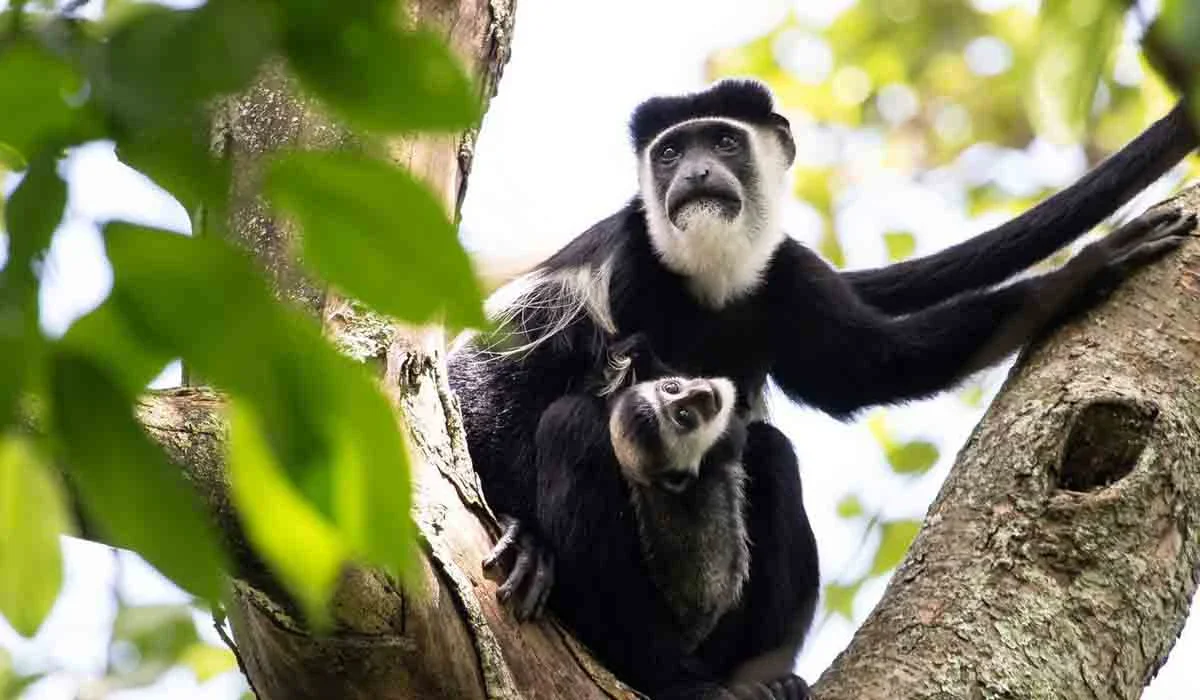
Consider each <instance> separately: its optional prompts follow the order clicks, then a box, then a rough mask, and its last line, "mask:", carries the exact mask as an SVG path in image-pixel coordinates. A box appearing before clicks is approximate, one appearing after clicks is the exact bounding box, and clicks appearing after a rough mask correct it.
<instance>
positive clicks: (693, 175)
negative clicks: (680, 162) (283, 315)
mask: <svg viewBox="0 0 1200 700" xmlns="http://www.w3.org/2000/svg"><path fill="white" fill-rule="evenodd" d="M711 172H712V170H710V169H709V168H707V167H703V168H696V169H694V170H692V171H691V172H690V173H688V174H687V179H688V180H689V181H691V182H704V181H705V180H706V179H708V175H709V173H711Z"/></svg>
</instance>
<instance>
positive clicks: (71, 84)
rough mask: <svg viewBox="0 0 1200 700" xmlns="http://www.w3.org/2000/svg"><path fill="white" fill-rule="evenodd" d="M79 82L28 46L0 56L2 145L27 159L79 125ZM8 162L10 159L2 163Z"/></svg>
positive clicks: (17, 46)
mask: <svg viewBox="0 0 1200 700" xmlns="http://www.w3.org/2000/svg"><path fill="white" fill-rule="evenodd" d="M82 88H83V80H82V79H81V78H80V77H79V75H77V74H76V73H75V71H74V70H73V69H72V68H71V67H70V66H69V65H68V64H67V63H66V62H64V61H62V60H60V59H58V58H57V57H55V56H52V55H50V54H49V53H48V52H46V51H44V50H43V49H41V48H40V47H38V46H36V45H34V44H33V43H31V42H29V41H20V42H17V43H15V44H13V45H10V46H8V47H7V48H4V49H2V52H0V114H3V115H4V117H3V118H2V119H0V142H3V143H4V144H6V145H7V146H9V148H11V149H15V150H16V151H17V152H18V153H20V154H22V155H23V156H25V158H29V157H32V156H33V154H35V153H37V152H38V151H39V150H40V148H41V146H42V145H44V144H48V143H52V142H57V141H60V140H62V139H64V138H68V135H69V134H72V133H74V132H75V131H76V130H77V129H78V128H79V127H80V126H81V120H82V117H83V110H82V109H80V108H78V107H76V106H75V105H74V104H73V103H74V102H76V101H78V100H80V95H81V91H82ZM6 160H8V159H7V158H6Z"/></svg>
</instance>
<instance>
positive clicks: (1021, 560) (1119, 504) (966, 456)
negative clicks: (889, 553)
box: [816, 187, 1200, 700]
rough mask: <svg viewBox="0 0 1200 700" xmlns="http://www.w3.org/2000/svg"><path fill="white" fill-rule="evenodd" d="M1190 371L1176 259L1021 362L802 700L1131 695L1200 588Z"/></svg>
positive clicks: (1195, 394)
mask: <svg viewBox="0 0 1200 700" xmlns="http://www.w3.org/2000/svg"><path fill="white" fill-rule="evenodd" d="M1175 204H1178V205H1181V206H1184V207H1185V208H1187V209H1189V210H1191V211H1200V187H1193V188H1191V189H1190V190H1188V191H1187V192H1185V193H1184V194H1183V195H1181V196H1180V197H1179V198H1177V199H1176V200H1175ZM1198 368H1200V244H1198V243H1196V242H1192V243H1189V244H1188V245H1187V246H1186V247H1185V248H1184V250H1183V251H1181V252H1180V253H1177V254H1173V255H1172V256H1170V257H1169V258H1168V259H1167V260H1166V261H1163V262H1161V263H1159V264H1157V265H1155V266H1153V267H1151V268H1149V269H1147V270H1144V271H1142V272H1140V273H1139V274H1137V275H1136V277H1135V278H1134V279H1133V280H1131V281H1130V282H1129V283H1127V284H1125V285H1123V286H1122V287H1121V288H1120V289H1119V290H1117V292H1116V293H1115V294H1114V295H1113V296H1112V298H1111V299H1110V300H1109V301H1108V303H1106V304H1104V305H1103V306H1102V307H1100V308H1098V309H1096V310H1094V311H1092V312H1090V313H1089V314H1087V315H1086V317H1085V318H1082V319H1079V320H1077V321H1075V322H1073V323H1071V324H1069V325H1068V326H1067V327H1066V328H1063V329H1061V330H1059V331H1058V332H1056V333H1054V334H1053V336H1052V337H1050V338H1048V339H1046V340H1044V341H1043V342H1041V343H1039V344H1037V346H1036V347H1034V348H1031V349H1030V350H1028V351H1026V352H1025V353H1024V354H1023V356H1022V357H1021V358H1020V360H1019V362H1018V363H1017V365H1016V367H1015V368H1014V369H1013V371H1012V374H1011V375H1010V377H1009V379H1008V381H1007V383H1006V384H1005V386H1004V388H1003V390H1002V391H1001V392H1000V394H999V396H997V397H996V400H995V401H994V402H993V404H992V406H991V408H989V410H988V412H987V414H986V415H985V416H984V418H983V420H982V422H981V423H980V424H979V426H978V427H977V428H976V429H975V432H974V433H973V434H972V436H971V438H970V440H968V442H967V444H966V446H965V447H964V448H963V450H962V452H961V453H960V454H959V457H958V460H957V462H956V464H955V466H954V468H953V470H952V471H951V473H950V475H949V477H948V478H947V480H946V483H945V485H944V486H943V487H942V491H941V493H940V494H939V495H938V497H937V499H936V500H935V501H934V503H933V505H932V506H931V508H930V510H929V513H928V515H927V517H926V519H925V524H924V527H923V528H922V530H921V532H920V534H919V535H918V536H917V538H916V541H915V542H914V543H913V545H912V548H911V549H910V550H909V553H908V557H907V558H906V559H905V561H904V562H903V563H902V564H901V565H900V567H899V569H897V571H896V573H895V574H894V575H893V577H892V580H891V582H890V584H889V585H888V588H887V591H886V592H885V594H884V596H883V599H882V600H881V601H880V602H879V605H878V606H876V608H875V610H874V611H873V612H872V613H871V615H870V616H869V617H868V618H867V620H866V622H865V623H864V624H863V625H862V627H861V628H860V629H859V631H858V633H857V634H856V635H855V637H854V640H853V641H852V642H851V644H850V646H849V648H847V649H846V650H845V651H844V652H843V653H842V654H841V655H840V656H839V657H838V658H837V660H836V661H835V662H834V664H833V665H832V667H831V668H830V669H829V670H828V671H827V672H826V673H825V674H824V675H823V676H822V677H821V680H820V682H819V683H818V684H817V686H816V694H817V697H818V698H819V699H821V700H831V699H841V698H845V699H847V700H849V699H851V698H853V699H854V700H872V699H874V698H879V699H880V700H883V699H887V700H893V699H895V698H906V699H917V698H931V699H932V698H1063V697H1071V698H1076V697H1078V698H1085V697H1086V698H1096V699H1097V700H1103V699H1107V698H1114V699H1115V698H1129V699H1132V698H1139V697H1141V694H1142V689H1143V688H1144V687H1145V685H1146V684H1147V683H1148V682H1149V681H1150V680H1151V679H1152V678H1153V676H1154V674H1155V673H1156V672H1157V670H1158V669H1159V667H1161V666H1162V664H1163V663H1164V662H1165V661H1166V658H1167V654H1168V653H1169V652H1170V650H1171V647H1172V646H1173V645H1174V643H1175V640H1176V638H1177V637H1178V636H1179V632H1180V630H1182V628H1183V625H1184V622H1185V620H1186V619H1187V615H1188V607H1189V604H1190V601H1191V598H1192V595H1193V594H1194V593H1195V591H1196V585H1197V576H1198V575H1200V568H1198V567H1200V468H1197V464H1200V459H1198V457H1200V447H1197V445H1200V372H1198V371H1197V369H1198Z"/></svg>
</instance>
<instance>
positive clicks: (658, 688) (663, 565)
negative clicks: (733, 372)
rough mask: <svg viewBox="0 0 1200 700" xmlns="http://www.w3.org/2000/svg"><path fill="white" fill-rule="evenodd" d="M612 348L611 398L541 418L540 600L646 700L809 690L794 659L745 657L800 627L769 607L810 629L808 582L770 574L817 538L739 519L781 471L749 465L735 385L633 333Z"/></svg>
mask: <svg viewBox="0 0 1200 700" xmlns="http://www.w3.org/2000/svg"><path fill="white" fill-rule="evenodd" d="M613 354H614V357H616V358H617V359H618V360H619V365H618V366H617V367H616V368H615V369H614V370H613V371H610V372H608V373H607V376H606V377H605V381H604V382H603V383H604V385H605V387H606V392H602V393H606V394H607V398H604V397H601V396H598V395H597V392H594V391H592V392H581V393H579V394H573V395H570V396H566V397H563V398H561V399H559V400H558V401H556V402H555V403H554V404H553V405H552V406H551V408H550V409H549V410H547V411H546V413H545V414H544V415H543V417H542V420H541V421H540V423H539V426H538V431H537V440H536V449H537V468H538V481H539V486H540V487H541V488H543V489H544V491H543V493H542V494H541V495H542V497H541V498H540V499H539V502H538V507H537V521H538V527H539V528H540V530H541V531H542V532H543V533H544V535H545V537H546V538H547V541H548V543H549V544H550V545H551V546H552V547H553V549H554V551H555V552H556V555H557V560H556V563H555V581H554V587H553V590H552V591H549V592H548V593H549V606H550V608H551V610H553V611H554V613H555V614H556V615H558V616H559V617H560V618H561V619H562V620H563V621H564V622H566V623H567V625H568V626H569V627H570V628H571V629H572V631H573V632H574V633H575V634H576V635H577V636H578V638H579V639H580V641H582V642H583V643H584V644H585V645H587V646H588V647H590V648H591V649H592V650H593V651H594V652H595V653H596V654H597V655H598V656H599V658H600V659H601V661H602V662H604V663H605V664H606V665H608V666H609V667H610V668H611V669H612V670H613V671H614V672H615V673H616V674H617V676H618V677H620V678H621V679H622V680H624V681H626V682H627V683H629V684H631V685H633V686H634V687H635V688H637V689H638V690H640V691H642V692H645V693H648V694H650V695H651V696H652V697H653V698H655V699H656V700H657V699H659V698H702V699H703V698H710V699H713V700H717V699H722V698H743V697H745V698H751V697H753V698H779V699H784V700H791V699H800V698H805V697H807V693H808V690H807V685H806V684H805V683H804V681H803V680H802V679H800V678H799V677H797V676H795V675H794V674H792V673H791V669H790V664H784V665H783V666H782V667H781V666H780V665H778V664H775V665H768V666H767V667H766V668H765V670H761V669H758V668H757V667H758V666H760V664H757V662H756V657H758V656H761V655H762V654H763V653H764V652H769V651H770V650H771V649H774V648H775V647H777V646H778V645H779V643H780V641H781V640H782V639H784V638H786V637H787V634H789V633H790V634H796V633H797V630H796V629H795V628H794V626H791V625H783V626H781V625H779V624H777V622H775V621H773V620H768V619H763V618H764V615H765V614H766V613H767V612H768V611H770V612H772V613H775V614H776V620H777V619H780V616H782V617H783V618H786V619H787V620H788V621H789V622H791V621H794V620H802V621H803V628H807V625H808V622H809V621H810V620H811V615H812V610H811V601H812V600H815V586H816V580H815V579H812V580H808V581H803V580H801V581H797V580H795V579H793V578H789V577H788V576H786V575H785V576H781V577H779V578H772V577H773V575H774V574H776V573H777V572H779V571H793V572H801V573H802V572H805V571H815V565H816V562H815V556H816V549H815V542H814V541H813V539H812V536H811V531H809V530H807V521H805V522H804V523H800V524H795V529H796V530H797V531H798V532H797V534H798V533H799V531H807V532H808V538H807V539H804V538H800V537H784V538H773V539H769V538H767V537H766V533H765V532H764V531H763V526H762V525H763V524H762V522H761V520H762V519H761V518H760V519H759V520H758V521H755V520H754V519H752V518H750V517H749V513H748V504H749V500H750V499H751V498H753V497H754V495H755V492H756V491H758V492H761V491H763V490H774V489H776V488H777V486H778V483H777V482H778V481H779V480H777V479H775V478H773V476H772V475H771V474H769V473H768V474H759V475H748V474H747V472H746V469H745V467H744V465H743V455H744V452H745V447H746V440H747V437H748V435H749V434H750V430H751V428H750V420H749V416H748V414H747V413H746V412H745V411H744V410H740V409H739V408H738V406H737V403H738V402H737V396H736V393H737V391H736V388H735V387H734V384H733V382H731V381H729V380H728V379H724V378H698V377H687V376H680V375H678V374H677V373H674V372H672V371H670V370H669V369H668V368H666V367H665V366H664V365H662V364H661V363H660V362H657V360H656V359H655V358H654V357H653V356H652V354H651V353H649V352H648V351H647V350H646V349H645V346H644V338H641V337H637V336H635V337H633V338H630V339H628V340H626V341H623V342H622V343H618V344H616V345H615V346H614V353H613ZM780 468H782V469H785V470H786V469H795V468H796V465H795V463H794V462H792V463H790V464H786V465H781V467H780ZM792 474H793V475H794V474H795V472H792ZM791 495H794V496H796V497H797V502H799V494H798V493H795V494H791ZM756 528H757V530H758V531H757V532H755V530H756ZM755 534H757V535H758V536H759V537H761V538H762V540H761V542H756V541H755V538H754V535H755ZM780 543H787V545H789V546H780ZM793 543H794V544H793ZM797 545H798V546H797ZM752 582H753V584H757V585H752ZM797 583H799V585H798V586H796V587H795V588H792V585H793V584H797ZM781 632H782V633H783V634H782V635H781V634H780V633H781ZM803 632H804V629H800V630H799V631H798V633H799V634H801V635H802V634H803Z"/></svg>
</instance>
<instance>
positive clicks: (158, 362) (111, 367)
mask: <svg viewBox="0 0 1200 700" xmlns="http://www.w3.org/2000/svg"><path fill="white" fill-rule="evenodd" d="M59 346H60V347H63V348H66V349H69V350H72V351H75V352H77V353H79V354H81V355H86V356H88V357H90V358H91V359H92V360H93V361H95V362H97V363H98V364H99V365H101V366H102V367H104V368H105V369H106V370H107V372H108V375H109V376H110V377H112V378H113V379H114V380H116V383H117V384H118V385H119V386H120V387H121V390H122V391H124V392H125V395H127V396H135V395H137V394H138V393H140V392H141V391H143V390H144V389H145V388H146V386H147V385H148V384H149V383H150V382H151V381H153V380H154V378H155V377H157V376H158V375H159V374H160V373H161V372H162V369H163V367H164V366H166V364H167V363H168V362H169V361H170V360H171V355H170V353H168V352H166V351H165V350H164V349H163V348H162V347H157V348H156V347H154V343H153V342H152V341H149V340H147V339H146V338H145V337H144V334H140V333H139V330H138V329H137V328H135V327H131V324H130V320H129V318H128V317H126V316H124V315H122V314H121V312H120V310H119V309H117V308H116V304H115V302H114V301H113V300H112V299H109V300H107V301H105V302H104V303H103V304H101V305H100V306H98V307H96V308H95V309H94V310H92V311H91V312H90V313H88V314H86V315H84V316H83V317H82V318H80V319H79V320H77V321H75V323H72V324H71V327H70V328H68V329H67V332H66V334H65V335H63V337H62V338H61V339H60V340H59Z"/></svg>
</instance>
